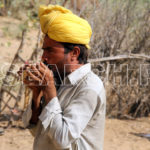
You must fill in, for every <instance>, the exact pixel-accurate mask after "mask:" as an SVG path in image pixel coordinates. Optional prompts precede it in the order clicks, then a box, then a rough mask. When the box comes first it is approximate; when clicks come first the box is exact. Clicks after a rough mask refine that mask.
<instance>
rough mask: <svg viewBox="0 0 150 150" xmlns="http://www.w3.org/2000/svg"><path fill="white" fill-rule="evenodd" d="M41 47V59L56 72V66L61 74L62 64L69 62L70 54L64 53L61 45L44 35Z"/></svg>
mask: <svg viewBox="0 0 150 150" xmlns="http://www.w3.org/2000/svg"><path fill="white" fill-rule="evenodd" d="M42 49H43V55H42V61H43V62H45V63H47V64H49V65H50V66H51V69H52V71H53V72H57V70H56V66H57V68H58V71H59V73H60V74H63V73H64V65H65V64H68V63H70V55H69V53H68V54H64V51H65V50H64V47H63V45H62V44H60V43H59V42H56V41H54V40H52V39H50V38H49V37H48V36H45V38H44V42H43V47H42ZM54 65H55V66H54Z"/></svg>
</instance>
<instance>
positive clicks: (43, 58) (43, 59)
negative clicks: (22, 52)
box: [41, 53, 48, 62]
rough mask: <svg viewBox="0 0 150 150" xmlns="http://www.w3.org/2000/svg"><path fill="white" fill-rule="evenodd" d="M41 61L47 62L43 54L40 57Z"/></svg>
mask: <svg viewBox="0 0 150 150" xmlns="http://www.w3.org/2000/svg"><path fill="white" fill-rule="evenodd" d="M41 61H42V62H45V61H46V62H47V61H48V59H47V57H46V56H45V55H44V53H43V55H42V58H41Z"/></svg>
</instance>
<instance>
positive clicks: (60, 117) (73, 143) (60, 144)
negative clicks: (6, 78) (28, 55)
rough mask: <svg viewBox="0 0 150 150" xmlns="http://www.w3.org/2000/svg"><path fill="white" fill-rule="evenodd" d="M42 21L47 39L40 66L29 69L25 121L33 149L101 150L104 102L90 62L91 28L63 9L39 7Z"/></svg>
mask: <svg viewBox="0 0 150 150" xmlns="http://www.w3.org/2000/svg"><path fill="white" fill-rule="evenodd" d="M39 18H40V24H41V29H42V32H43V33H45V34H46V36H45V38H44V43H43V47H42V49H43V55H42V62H40V64H37V65H36V66H34V65H28V66H27V67H26V73H27V75H28V76H27V77H26V78H25V80H24V83H25V84H26V85H27V86H28V87H29V88H31V90H32V92H33V98H32V101H31V104H30V105H29V106H28V108H27V110H26V111H25V113H24V116H23V122H24V124H25V126H26V127H28V128H29V129H30V131H31V132H32V134H33V136H34V137H35V139H34V146H33V149H34V150H58V149H61V150H63V149H66V150H102V147H103V136H104V122H105V108H106V101H105V90H104V87H103V83H102V81H101V80H100V79H99V78H98V76H96V75H95V74H94V73H93V72H92V71H91V65H90V63H87V57H88V48H89V45H88V43H89V41H90V37H91V34H92V31H91V27H90V25H89V24H88V22H87V21H86V20H84V19H82V18H80V17H78V16H76V15H74V14H72V12H71V11H69V10H68V9H65V8H64V7H61V6H54V5H49V6H47V7H46V6H41V7H40V9H39ZM31 70H32V71H31ZM37 83H38V84H39V85H38V86H37Z"/></svg>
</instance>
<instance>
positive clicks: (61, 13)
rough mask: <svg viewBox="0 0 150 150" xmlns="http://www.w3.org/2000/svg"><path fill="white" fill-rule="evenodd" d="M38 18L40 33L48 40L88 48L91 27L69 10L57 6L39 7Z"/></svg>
mask: <svg viewBox="0 0 150 150" xmlns="http://www.w3.org/2000/svg"><path fill="white" fill-rule="evenodd" d="M39 18H40V24H41V29H42V32H43V33H44V34H48V36H49V38H51V39H53V40H55V41H57V42H66V43H74V44H84V45H86V47H87V48H89V45H88V44H89V42H90V38H91V35H92V29H91V26H90V25H89V23H88V22H87V21H86V20H84V19H82V18H80V17H78V16H77V15H75V14H73V13H72V12H71V11H70V10H68V9H66V8H64V7H62V6H58V5H48V6H40V8H39Z"/></svg>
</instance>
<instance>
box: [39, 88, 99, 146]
mask: <svg viewBox="0 0 150 150" xmlns="http://www.w3.org/2000/svg"><path fill="white" fill-rule="evenodd" d="M97 100H98V95H97V93H96V92H95V91H93V90H89V89H88V90H84V91H80V92H79V93H78V94H77V96H75V97H74V98H72V99H71V102H70V103H69V104H68V106H66V107H65V109H64V110H63V111H62V109H61V106H60V103H59V100H58V98H57V97H55V98H53V99H52V100H51V101H50V102H49V103H48V104H47V105H46V107H45V108H44V109H43V111H42V113H41V115H40V116H39V119H40V120H41V122H42V125H43V129H44V132H45V134H48V136H49V138H50V139H51V140H52V141H53V142H54V144H55V145H56V147H57V148H58V149H66V148H69V147H70V145H71V143H72V142H73V141H74V140H76V139H77V138H79V137H80V135H81V133H82V131H83V130H84V129H85V127H86V126H87V124H88V122H89V120H90V119H91V118H92V116H93V113H94V111H95V109H96V106H97Z"/></svg>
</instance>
